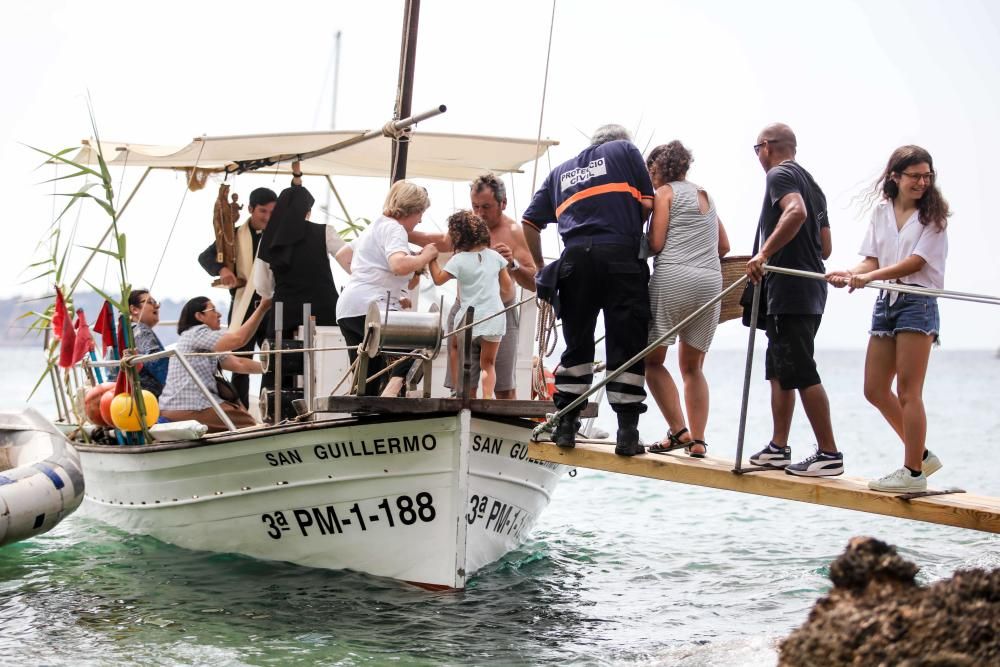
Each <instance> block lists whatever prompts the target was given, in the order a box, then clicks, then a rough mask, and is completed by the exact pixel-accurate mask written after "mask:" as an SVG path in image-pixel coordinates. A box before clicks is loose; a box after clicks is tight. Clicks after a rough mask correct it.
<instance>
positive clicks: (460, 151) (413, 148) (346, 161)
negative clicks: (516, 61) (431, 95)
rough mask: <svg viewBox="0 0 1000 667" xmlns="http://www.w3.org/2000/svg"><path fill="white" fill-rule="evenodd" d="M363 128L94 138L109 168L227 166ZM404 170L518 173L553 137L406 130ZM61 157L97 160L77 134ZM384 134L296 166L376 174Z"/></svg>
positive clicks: (321, 144) (325, 172)
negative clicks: (74, 148) (73, 149)
mask: <svg viewBox="0 0 1000 667" xmlns="http://www.w3.org/2000/svg"><path fill="white" fill-rule="evenodd" d="M362 134H364V132H362V131H335V132H334V131H328V132H294V133H288V134H257V135H248V136H236V137H198V138H195V139H194V140H193V141H192V142H191V143H190V144H188V145H187V146H153V145H149V144H130V143H124V142H111V141H103V142H101V144H102V148H103V152H104V159H105V160H107V162H108V165H109V166H129V167H152V168H160V169H193V168H197V169H200V170H207V171H212V172H220V171H224V170H229V171H234V170H235V169H236V168H237V165H238V164H239V163H246V162H251V161H255V160H267V159H273V158H275V157H277V156H282V157H283V158H284V159H288V158H289V157H291V156H295V155H302V154H306V153H309V152H311V151H317V150H321V149H324V148H327V147H329V146H332V145H334V144H337V143H340V142H342V141H345V140H349V139H352V138H355V137H357V136H359V135H362ZM409 136H410V147H409V155H408V159H407V167H406V175H407V177H409V178H435V179H446V180H471V179H473V178H475V177H476V176H477V175H479V174H481V173H483V172H486V171H492V172H496V173H509V172H519V171H520V170H521V167H522V166H523V165H524V164H525V163H527V162H530V161H532V160H534V159H535V158H537V157H540V156H542V155H544V153H545V151H546V150H548V148H549V147H550V146H554V145H556V144H558V143H559V142H557V141H553V140H550V139H543V140H541V141H540V142H536V141H535V140H534V139H512V138H506V137H485V136H475V135H465V134H438V133H432V132H416V131H414V132H410V133H409ZM82 144H83V145H82V147H81V149H80V150H79V151H78V152H77V153H76V154H75V155H74V156H73V157H69V158H68V159H71V160H73V161H74V162H78V163H80V164H85V165H96V164H97V151H96V149H95V148H94V147H95V146H96V141H94V140H93V139H89V140H84V141H83V142H82ZM391 151H392V140H391V139H389V138H387V137H384V136H377V137H375V138H373V139H369V140H366V141H362V142H360V143H355V144H353V145H351V146H347V147H345V148H342V149H339V150H336V151H334V152H331V153H326V154H324V155H320V156H317V157H313V158H309V159H308V160H305V161H303V163H302V171H303V172H304V173H307V174H311V175H317V176H381V177H385V178H388V176H389V173H390V166H389V162H390V159H391V154H392V153H391ZM290 170H291V163H290V162H281V163H280V164H277V165H273V166H269V167H263V168H262V169H261V171H262V172H264V173H274V172H276V171H277V172H280V173H288V172H289V171H290Z"/></svg>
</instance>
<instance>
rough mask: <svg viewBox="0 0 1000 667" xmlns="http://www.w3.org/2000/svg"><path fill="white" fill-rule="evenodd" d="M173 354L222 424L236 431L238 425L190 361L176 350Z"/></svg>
mask: <svg viewBox="0 0 1000 667" xmlns="http://www.w3.org/2000/svg"><path fill="white" fill-rule="evenodd" d="M173 352H174V353H175V356H176V357H177V361H179V362H180V364H181V366H183V367H184V370H186V371H187V372H188V375H190V376H191V379H192V380H194V383H195V384H196V385H197V386H198V389H200V390H201V393H202V394H204V395H205V398H207V399H208V402H209V403H210V404H211V406H212V410H214V411H215V414H217V415H218V416H219V419H221V420H222V423H223V424H225V425H226V428H228V429H229V430H230V431H235V430H236V424H234V423H233V422H232V420H231V419H230V418H229V415H227V414H226V411H225V410H223V409H222V406H221V405H219V402H218V401H216V400H215V397H214V396H212V392H210V391H209V390H208V387H206V386H205V383H204V382H202V381H201V378H200V377H198V374H197V373H195V372H194V369H193V368H191V364H189V363H188V360H187V359H185V358H184V355H183V354H181V353H180V352H177V350H174V351H173Z"/></svg>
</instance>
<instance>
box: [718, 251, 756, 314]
mask: <svg viewBox="0 0 1000 667" xmlns="http://www.w3.org/2000/svg"><path fill="white" fill-rule="evenodd" d="M749 261H750V255H733V256H731V257H723V258H722V289H726V288H727V287H729V286H730V285H732V284H733V283H734V282H736V281H737V280H739V279H740V278H741V277H743V276H745V275H746V270H747V262H749ZM742 295H743V290H742V289H740V288H736V289H734V290H733V291H732V292H730V293H729V294H727V295H726V296H725V297H723V299H722V309H721V310H720V311H719V322H725V321H727V320H736V319H739V318H741V317H743V306H741V305H740V296H742Z"/></svg>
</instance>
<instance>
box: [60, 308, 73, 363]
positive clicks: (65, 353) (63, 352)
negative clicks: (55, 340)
mask: <svg viewBox="0 0 1000 667" xmlns="http://www.w3.org/2000/svg"><path fill="white" fill-rule="evenodd" d="M64 308H65V306H64ZM75 347H76V333H75V332H74V331H73V323H72V322H70V321H69V317H68V316H66V317H64V318H63V321H62V339H61V340H60V341H59V368H69V367H70V366H72V365H73V363H74V361H73V348H75Z"/></svg>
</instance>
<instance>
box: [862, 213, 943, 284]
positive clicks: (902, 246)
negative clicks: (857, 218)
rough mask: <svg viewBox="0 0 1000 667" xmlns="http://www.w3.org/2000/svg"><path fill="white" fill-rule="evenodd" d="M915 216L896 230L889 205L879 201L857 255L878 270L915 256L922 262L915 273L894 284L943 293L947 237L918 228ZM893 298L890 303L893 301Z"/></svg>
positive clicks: (929, 227) (932, 226)
mask: <svg viewBox="0 0 1000 667" xmlns="http://www.w3.org/2000/svg"><path fill="white" fill-rule="evenodd" d="M919 215H920V214H919V213H914V214H913V215H911V216H910V219H909V220H907V221H906V224H904V225H903V228H902V229H899V230H897V229H896V214H895V212H894V211H893V208H892V201H890V200H888V199H885V200H882V201H880V202H879V203H878V204H877V205H876V206H875V210H874V211H872V220H871V222H870V223H869V224H868V231H867V233H865V239H864V241H862V242H861V249H860V250H859V251H858V252H859V254H861V255H864V256H865V257H874V258H875V259H877V260H878V265H879V268H885V267H887V266H892V265H893V264H897V263H899V262H901V261H903V260H904V259H906V258H907V257H909V256H910V255H919V256H920V257H923V258H924V261H925V262H926V263H925V264H924V265H923V267H921V268H920V270H919V271H916V272H914V273H911V274H910V275H908V276H903V277H901V278H897V279H896V280H897V281H898V282H901V283H906V284H907V285H919V286H920V287H931V288H934V289H944V265H945V259H947V257H948V234H947V232H946V231H945V230H943V229H939V228H938V226H937V225H935V224H933V223H931V224H929V225H923V224H920V218H919ZM895 296H896V294H895V293H894V294H893V297H892V298H891V299H890V302H892V301H895V300H896V299H895Z"/></svg>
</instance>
